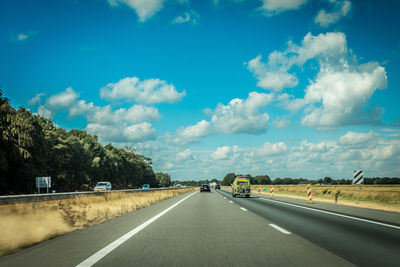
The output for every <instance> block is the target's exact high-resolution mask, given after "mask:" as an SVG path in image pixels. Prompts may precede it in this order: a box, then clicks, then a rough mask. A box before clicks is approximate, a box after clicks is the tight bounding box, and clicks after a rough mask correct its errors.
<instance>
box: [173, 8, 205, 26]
mask: <svg viewBox="0 0 400 267" xmlns="http://www.w3.org/2000/svg"><path fill="white" fill-rule="evenodd" d="M199 20H200V15H199V13H197V12H196V11H194V10H190V11H186V12H184V13H183V14H182V15H180V16H177V17H176V18H175V19H174V20H173V21H172V23H173V24H183V23H191V24H193V25H196V24H197V23H199Z"/></svg>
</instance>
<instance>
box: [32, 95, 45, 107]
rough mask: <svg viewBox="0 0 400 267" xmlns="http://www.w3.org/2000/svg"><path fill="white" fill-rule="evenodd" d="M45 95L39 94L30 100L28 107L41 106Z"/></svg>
mask: <svg viewBox="0 0 400 267" xmlns="http://www.w3.org/2000/svg"><path fill="white" fill-rule="evenodd" d="M45 95H46V94H45V93H38V94H36V95H35V96H34V97H33V98H31V99H29V100H28V105H31V106H35V105H41V103H42V96H45Z"/></svg>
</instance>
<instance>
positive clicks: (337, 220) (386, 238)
mask: <svg viewBox="0 0 400 267" xmlns="http://www.w3.org/2000/svg"><path fill="white" fill-rule="evenodd" d="M218 193H220V194H221V195H222V196H224V197H226V198H227V199H228V200H232V201H234V202H235V203H237V204H238V205H240V206H242V207H244V208H246V209H248V210H249V211H251V212H254V213H255V214H257V215H259V216H262V217H263V218H265V219H267V220H270V221H272V222H273V223H275V224H277V225H279V226H281V227H283V228H285V229H286V230H288V231H290V232H292V233H294V234H297V235H299V236H301V237H303V238H305V239H307V240H309V241H311V242H313V243H314V244H316V245H318V246H320V247H322V248H325V249H326V250H328V251H331V252H333V253H334V254H336V255H339V256H341V257H343V258H345V259H347V260H349V261H351V262H353V263H354V264H356V265H361V266H398V264H399V262H400V230H398V229H395V228H391V227H386V226H383V225H377V224H371V223H368V222H363V221H356V220H352V219H349V218H344V217H338V216H333V215H330V214H326V213H319V212H314V211H311V210H307V209H303V208H298V207H294V206H288V205H282V204H280V203H277V202H273V201H266V200H265V199H260V198H257V197H253V198H250V199H244V198H232V196H231V194H230V193H228V192H224V191H218Z"/></svg>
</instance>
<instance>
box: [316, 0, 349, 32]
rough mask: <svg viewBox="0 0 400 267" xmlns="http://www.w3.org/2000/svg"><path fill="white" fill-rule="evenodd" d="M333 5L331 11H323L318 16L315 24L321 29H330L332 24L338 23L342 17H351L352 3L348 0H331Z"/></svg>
mask: <svg viewBox="0 0 400 267" xmlns="http://www.w3.org/2000/svg"><path fill="white" fill-rule="evenodd" d="M329 2H330V4H331V10H330V11H326V10H325V9H321V10H320V11H319V12H318V14H317V16H316V17H315V18H314V22H315V23H316V24H319V25H320V26H321V27H328V26H329V25H331V24H334V23H336V22H338V21H339V20H340V19H341V18H342V17H346V16H347V15H349V13H350V11H351V2H350V1H347V0H344V1H343V0H329Z"/></svg>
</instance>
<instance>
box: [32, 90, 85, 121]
mask: <svg viewBox="0 0 400 267" xmlns="http://www.w3.org/2000/svg"><path fill="white" fill-rule="evenodd" d="M43 95H44V94H43V93H40V94H36V96H35V97H33V98H32V99H30V100H28V104H29V105H38V114H40V115H42V116H44V117H46V118H53V117H54V116H55V114H57V113H58V112H59V111H62V110H64V109H66V108H69V107H71V106H72V105H73V104H74V103H75V101H76V99H77V98H78V97H79V94H78V93H77V92H75V91H74V89H72V88H71V87H68V88H67V89H65V91H62V92H61V93H58V94H54V95H52V96H50V97H48V98H47V99H46V103H45V104H44V105H41V97H42V96H43Z"/></svg>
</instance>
